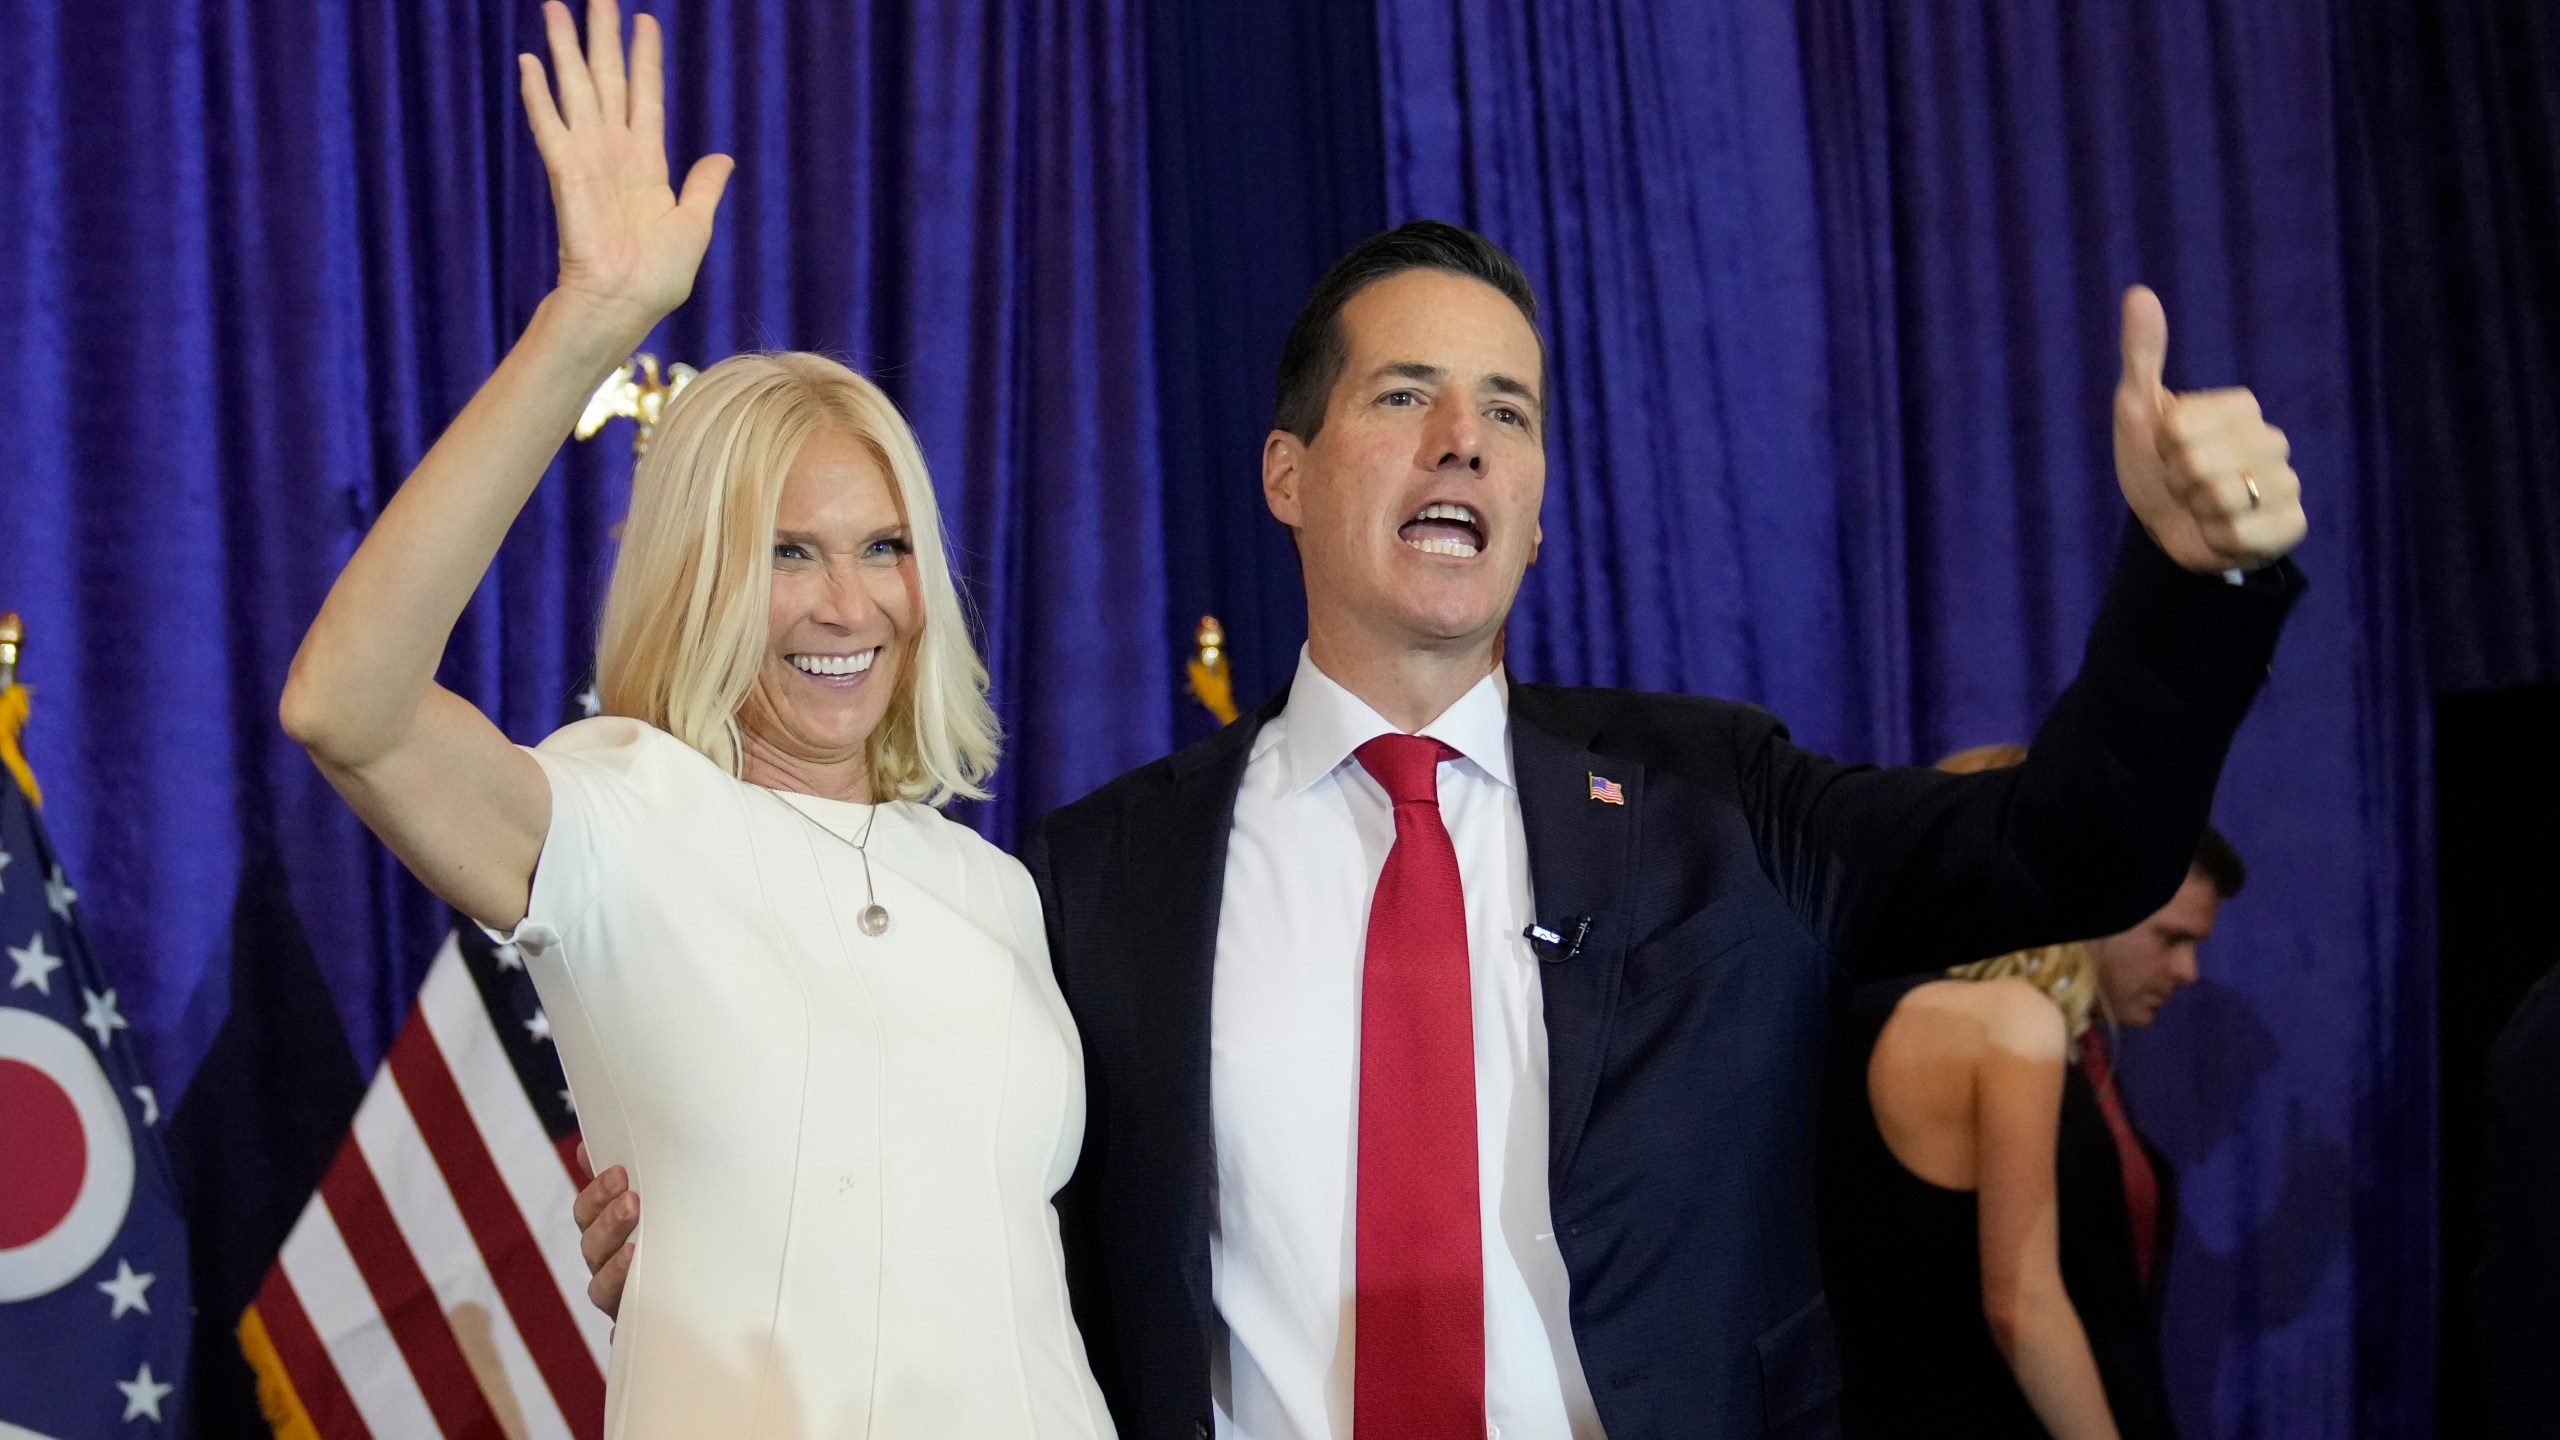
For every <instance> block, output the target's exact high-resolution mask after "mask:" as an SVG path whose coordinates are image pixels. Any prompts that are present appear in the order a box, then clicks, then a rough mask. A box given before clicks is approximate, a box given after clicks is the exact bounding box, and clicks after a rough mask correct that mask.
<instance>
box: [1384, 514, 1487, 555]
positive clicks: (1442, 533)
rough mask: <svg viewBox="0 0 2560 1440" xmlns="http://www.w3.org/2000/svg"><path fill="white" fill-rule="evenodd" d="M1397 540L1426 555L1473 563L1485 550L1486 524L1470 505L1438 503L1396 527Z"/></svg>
mask: <svg viewBox="0 0 2560 1440" xmlns="http://www.w3.org/2000/svg"><path fill="white" fill-rule="evenodd" d="M1396 538H1397V539H1399V540H1402V541H1403V542H1404V543H1406V544H1407V545H1410V546H1412V547H1413V548H1414V549H1416V550H1419V551H1421V552H1422V553H1424V554H1426V555H1447V556H1450V557H1452V558H1454V559H1459V560H1471V559H1473V558H1475V556H1476V555H1478V554H1479V553H1481V552H1482V551H1483V550H1484V522H1483V521H1482V520H1479V519H1477V518H1476V512H1475V511H1474V510H1472V509H1469V508H1468V507H1467V506H1464V505H1455V504H1451V503H1449V502H1448V501H1445V500H1435V501H1433V502H1431V503H1430V504H1428V505H1425V506H1423V507H1422V508H1421V509H1420V510H1419V511H1417V512H1415V514H1414V517H1413V518H1412V519H1410V520H1407V521H1406V522H1404V524H1403V525H1401V526H1399V527H1397V530H1396Z"/></svg>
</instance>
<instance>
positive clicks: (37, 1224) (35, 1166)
mask: <svg viewBox="0 0 2560 1440" xmlns="http://www.w3.org/2000/svg"><path fill="white" fill-rule="evenodd" d="M0 1154H6V1155H7V1156H8V1157H9V1163H8V1165H7V1166H6V1167H0V1250H15V1249H17V1248H18V1247H19V1246H22V1245H25V1244H28V1243H30V1242H31V1241H35V1240H38V1239H41V1238H43V1237H44V1235H45V1234H46V1233H48V1232H49V1231H51V1230H52V1229H53V1227H55V1226H56V1225H59V1224H61V1223H62V1221H63V1217H65V1216H67V1215H69V1214H70V1213H71V1205H72V1202H73V1201H76V1200H78V1199H79V1198H80V1178H81V1176H82V1175H83V1174H85V1173H86V1172H87V1171H88V1168H89V1140H88V1137H87V1136H85V1135H83V1134H82V1133H81V1131H80V1111H79V1108H78V1107H77V1106H74V1105H73V1104H72V1103H71V1097H70V1096H69V1095H67V1094H65V1093H63V1089H62V1087H61V1086H60V1085H57V1084H55V1083H54V1080H53V1077H52V1076H50V1075H47V1074H46V1073H44V1072H43V1071H41V1070H39V1069H37V1068H36V1067H34V1066H33V1065H30V1064H28V1063H27V1062H25V1061H24V1060H10V1059H0Z"/></svg>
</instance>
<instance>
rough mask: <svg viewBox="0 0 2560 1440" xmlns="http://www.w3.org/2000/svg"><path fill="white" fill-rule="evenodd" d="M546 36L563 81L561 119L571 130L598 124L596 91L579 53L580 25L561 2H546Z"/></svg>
mask: <svg viewBox="0 0 2560 1440" xmlns="http://www.w3.org/2000/svg"><path fill="white" fill-rule="evenodd" d="M542 30H543V34H544V35H545V36H546V37H547V38H548V39H549V40H550V41H551V71H552V73H553V74H554V75H556V76H558V77H559V81H560V118H561V120H562V121H563V122H564V123H566V124H567V125H568V127H569V128H571V129H576V128H577V127H578V126H581V125H592V124H594V123H595V120H596V87H595V84H594V82H593V81H591V80H590V79H589V78H588V76H587V57H586V56H584V55H582V54H580V53H579V51H578V22H577V21H575V20H572V19H570V18H569V7H568V6H566V5H563V4H561V3H560V0H545V3H544V5H543V7H542Z"/></svg>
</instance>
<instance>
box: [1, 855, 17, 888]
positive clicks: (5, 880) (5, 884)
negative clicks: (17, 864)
mask: <svg viewBox="0 0 2560 1440" xmlns="http://www.w3.org/2000/svg"><path fill="white" fill-rule="evenodd" d="M16 858H17V857H16V856H13V855H11V854H10V853H9V852H8V851H6V850H0V895H5V894H7V893H9V862H10V861H11V860H13V859H16Z"/></svg>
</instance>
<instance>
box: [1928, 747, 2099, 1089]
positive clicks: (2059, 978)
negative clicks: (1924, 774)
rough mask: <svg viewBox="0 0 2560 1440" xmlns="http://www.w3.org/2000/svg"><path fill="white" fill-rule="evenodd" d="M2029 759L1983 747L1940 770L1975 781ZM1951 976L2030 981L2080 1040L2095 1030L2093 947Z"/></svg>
mask: <svg viewBox="0 0 2560 1440" xmlns="http://www.w3.org/2000/svg"><path fill="white" fill-rule="evenodd" d="M2026 758H2027V747H2026V746H2024V745H1977V746H1975V747H1973V748H1972V749H1970V750H1959V751H1957V752H1956V753H1954V754H1953V755H1950V756H1948V757H1947V758H1945V759H1944V760H1941V761H1939V762H1938V768H1939V769H1941V770H1944V771H1946V772H1947V773H1948V774H1950V775H1972V774H1977V773H1979V772H1981V771H1984V770H2005V769H2007V768H2009V767H2010V766H2012V765H2017V764H2020V763H2022V762H2024V761H2025V760H2026ZM1947 974H1948V975H1949V976H1951V977H1953V978H1955V979H1958V980H2007V979H2011V978H2016V979H2019V980H2024V981H2026V982H2027V983H2028V984H2030V985H2033V986H2035V987H2036V988H2037V989H2038V990H2041V991H2043V992H2044V995H2045V998H2046V999H2048V1000H2051V1001H2052V1002H2053V1003H2054V1006H2055V1008H2057V1009H2059V1010H2060V1011H2061V1012H2062V1018H2063V1020H2064V1021H2065V1022H2066V1023H2067V1024H2068V1025H2069V1027H2070V1030H2071V1038H2072V1039H2074V1040H2077V1039H2079V1038H2080V1034H2081V1032H2082V1031H2084V1030H2087V1029H2088V1028H2089V1022H2090V1020H2091V1019H2093V1018H2094V1016H2095V1012H2096V1011H2097V1008H2098V1006H2099V1005H2100V1003H2101V1001H2100V1000H2099V998H2098V972H2097V963H2096V961H2094V960H2093V959H2091V958H2090V955H2089V947H2088V945H2087V944H2086V943H2084V942H2082V941H2078V940H2073V941H2070V942H2068V943H2066V944H2061V945H2039V946H2036V947H2035V948H2034V949H2032V950H2016V951H2012V952H2010V953H2009V954H2006V955H1995V956H1993V957H1991V958H1990V959H1988V960H1976V961H1974V962H1973V963H1972V964H1970V965H1957V966H1954V967H1952V968H1950V969H1949V970H1948V971H1947Z"/></svg>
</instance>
